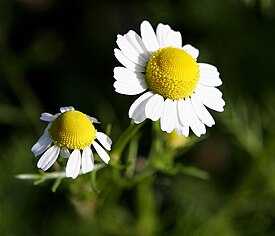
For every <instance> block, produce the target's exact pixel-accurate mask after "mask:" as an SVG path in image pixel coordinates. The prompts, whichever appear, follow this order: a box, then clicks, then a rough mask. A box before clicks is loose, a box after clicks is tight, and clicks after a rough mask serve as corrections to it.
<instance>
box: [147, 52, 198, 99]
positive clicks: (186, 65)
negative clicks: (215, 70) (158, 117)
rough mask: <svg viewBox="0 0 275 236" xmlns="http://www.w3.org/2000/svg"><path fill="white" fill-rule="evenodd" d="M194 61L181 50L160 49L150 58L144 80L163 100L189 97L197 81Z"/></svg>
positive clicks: (196, 69)
mask: <svg viewBox="0 0 275 236" xmlns="http://www.w3.org/2000/svg"><path fill="white" fill-rule="evenodd" d="M199 75H200V71H199V66H198V64H197V62H196V60H195V59H194V58H193V57H191V56H190V55H189V54H188V53H187V52H185V51H184V50H182V49H179V48H174V47H166V48H160V49H159V50H157V51H155V52H154V53H153V54H152V56H151V57H150V59H149V61H148V64H147V66H146V71H145V78H146V82H147V85H148V88H149V89H150V90H151V91H153V92H155V93H158V94H160V95H162V96H163V97H164V98H170V99H173V100H177V99H180V98H186V97H189V96H190V95H191V94H192V93H193V92H194V90H195V88H196V85H197V83H198V81H199Z"/></svg>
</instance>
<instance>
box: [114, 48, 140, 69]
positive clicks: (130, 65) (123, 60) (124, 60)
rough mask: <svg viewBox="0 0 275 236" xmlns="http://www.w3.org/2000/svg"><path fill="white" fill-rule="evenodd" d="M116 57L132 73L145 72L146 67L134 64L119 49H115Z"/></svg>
mask: <svg viewBox="0 0 275 236" xmlns="http://www.w3.org/2000/svg"><path fill="white" fill-rule="evenodd" d="M114 53H115V57H116V59H117V60H118V61H119V62H120V63H121V64H122V65H124V66H125V67H126V68H128V69H129V70H132V71H137V72H144V71H145V67H144V66H140V65H137V64H136V63H134V62H132V61H131V60H129V59H128V58H127V57H126V56H125V55H124V54H123V53H122V51H120V50H119V49H117V48H115V49H114Z"/></svg>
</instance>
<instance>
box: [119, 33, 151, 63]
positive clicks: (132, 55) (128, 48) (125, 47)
mask: <svg viewBox="0 0 275 236" xmlns="http://www.w3.org/2000/svg"><path fill="white" fill-rule="evenodd" d="M116 43H117V45H118V47H119V48H120V50H121V51H122V53H123V54H124V55H125V56H126V57H127V58H128V59H129V60H131V61H132V62H134V63H136V64H137V65H140V66H144V67H145V66H146V64H147V61H146V60H145V59H144V57H143V56H142V55H141V54H140V53H139V52H138V51H137V50H136V49H135V48H134V47H133V46H132V45H131V44H130V42H129V41H128V40H127V38H126V37H125V36H122V35H118V36H117V40H116Z"/></svg>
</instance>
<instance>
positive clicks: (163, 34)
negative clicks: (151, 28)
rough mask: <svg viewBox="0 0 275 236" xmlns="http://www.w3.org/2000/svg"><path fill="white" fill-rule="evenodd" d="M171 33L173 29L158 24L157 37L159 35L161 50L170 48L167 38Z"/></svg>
mask: <svg viewBox="0 0 275 236" xmlns="http://www.w3.org/2000/svg"><path fill="white" fill-rule="evenodd" d="M170 31H171V28H170V26H169V25H164V24H162V23H160V24H158V26H157V29H156V35H157V39H158V42H159V47H160V48H164V47H167V46H169V45H167V44H166V43H167V37H168V34H169V32H170Z"/></svg>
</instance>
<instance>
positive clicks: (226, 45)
mask: <svg viewBox="0 0 275 236" xmlns="http://www.w3.org/2000/svg"><path fill="white" fill-rule="evenodd" d="M144 19H147V20H149V21H150V22H151V24H152V25H153V27H154V28H155V27H156V26H157V24H158V23H160V22H162V23H166V24H169V25H170V26H171V27H172V29H174V30H178V31H180V32H181V33H182V35H183V41H184V43H185V44H188V43H190V44H192V45H193V46H195V47H197V48H198V49H199V50H200V56H199V59H198V60H199V62H208V63H210V64H214V65H216V66H217V67H218V69H219V71H220V73H221V78H222V80H223V85H222V86H221V87H220V89H221V91H222V92H223V94H224V99H225V101H226V107H225V112H224V113H215V112H212V114H213V116H214V118H215V120H216V125H215V126H214V127H213V128H211V129H208V131H207V135H206V136H205V137H203V138H201V139H200V140H199V142H198V143H197V144H196V145H195V146H193V147H192V148H191V149H189V150H188V151H186V152H184V153H182V154H181V156H180V157H179V158H178V159H177V160H178V161H179V162H182V163H184V164H186V165H189V166H195V167H198V168H200V169H202V170H205V171H207V172H208V173H209V178H208V179H206V180H204V179H200V178H197V177H193V176H190V175H188V174H186V173H177V174H171V173H170V174H169V173H165V172H159V173H158V174H155V175H153V176H151V177H148V178H145V179H143V180H142V181H141V182H139V183H138V184H136V185H133V186H131V187H128V188H127V189H117V188H116V186H114V185H112V181H111V180H110V182H107V183H104V186H105V187H106V188H107V189H108V190H109V191H106V193H105V194H104V193H103V194H99V195H97V194H96V193H95V192H94V191H93V189H92V188H91V186H90V185H89V184H88V183H89V181H87V180H89V175H87V176H81V177H78V178H77V179H76V180H74V181H73V180H71V179H67V180H64V181H63V182H62V184H61V186H60V188H58V190H57V191H56V192H55V193H52V192H51V185H52V182H51V181H49V182H46V183H43V184H41V185H38V186H34V185H33V183H32V182H31V181H23V180H19V179H16V178H15V176H16V175H17V174H21V173H37V171H38V170H37V169H36V163H37V160H38V158H34V157H33V154H32V153H31V151H30V148H31V147H32V145H33V144H34V143H35V142H36V141H37V139H38V138H39V137H40V135H41V134H42V132H43V130H44V128H45V124H44V123H43V122H41V121H39V116H40V113H42V112H44V111H48V112H51V113H56V112H57V111H58V109H59V107H60V106H66V105H72V106H74V107H75V108H77V109H79V110H81V111H83V112H85V113H86V114H90V115H91V116H95V117H97V118H98V119H99V120H100V121H101V125H100V129H101V130H105V129H106V127H107V125H108V124H112V132H111V138H112V139H113V142H115V141H116V140H117V138H118V137H119V135H120V134H121V132H122V131H123V130H124V129H125V128H126V127H127V126H128V124H129V119H128V116H127V112H128V109H129V106H130V104H131V103H132V102H133V101H134V99H135V98H136V97H129V96H123V95H119V94H116V93H115V91H114V89H113V82H114V79H113V68H114V67H115V66H117V65H119V63H118V62H117V61H116V59H115V57H114V55H113V49H114V48H115V47H116V43H115V42H116V35H117V34H124V33H126V32H127V31H128V30H130V29H133V30H135V31H136V32H138V33H139V26H140V23H141V22H142V21H143V20H144ZM274 42H275V2H274V1H273V0H223V1H222V0H174V1H169V0H139V1H135V0H113V1H109V0H106V1H96V2H95V1H88V0H86V1H85V0H71V1H68V0H17V1H16V0H1V1H0V58H1V59H0V131H1V142H0V150H1V151H0V235H3V236H6V235H7V236H10V235H11V236H13V235H20V236H21V235H28V236H32V235H53V236H54V235H79V236H82V235H122V236H123V235H145V236H146V235H191V236H193V235H203V236H204V235H222V236H224V235H225V236H227V235H228V236H232V235H233V236H235V235H236V236H238V235H249V236H251V235H275V159H274V158H275V135H274V134H275V132H274V131H275V126H274V120H275V102H274V101H275V95H274V91H275V90H274V78H275V73H274V68H275V46H274ZM150 128H151V122H150V121H149V122H147V123H146V125H145V126H144V127H143V133H145V134H147V133H150ZM146 138H147V136H146V135H144V137H143V139H141V140H142V141H143V142H144V148H145V149H146V142H147V141H148V140H146ZM142 141H141V142H142ZM142 154H143V153H142V150H141V155H142ZM144 158H146V157H144ZM105 169H106V171H108V168H105ZM102 176H103V177H104V175H103V174H102ZM97 177H98V179H100V176H97ZM106 181H109V180H106ZM85 183H87V184H85ZM99 184H100V183H99Z"/></svg>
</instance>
